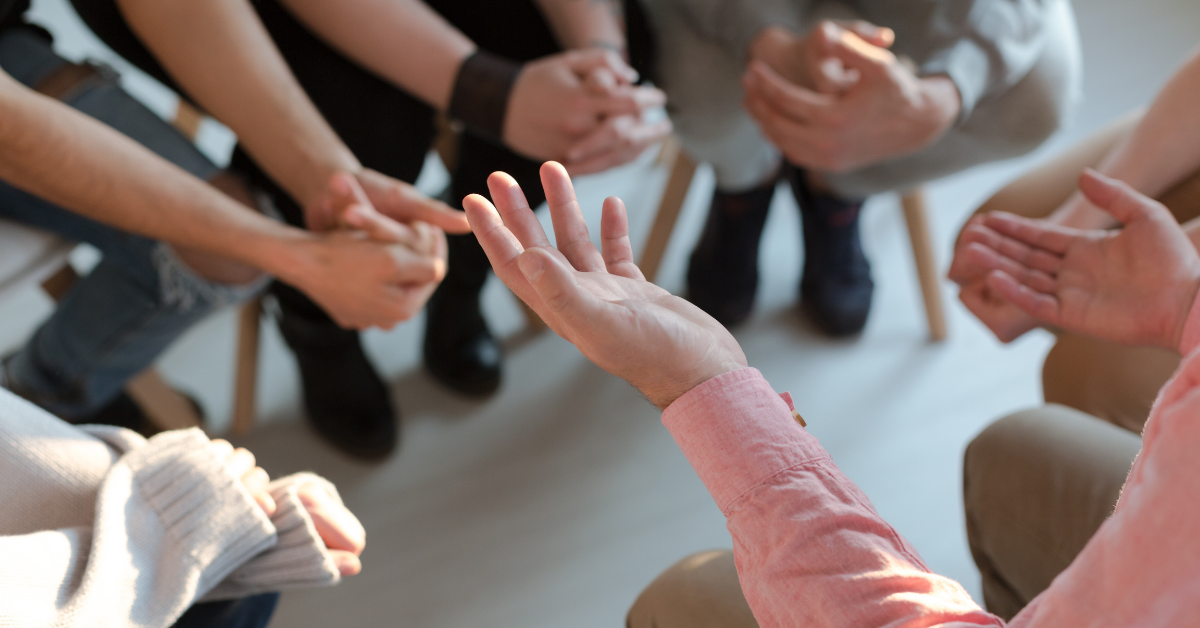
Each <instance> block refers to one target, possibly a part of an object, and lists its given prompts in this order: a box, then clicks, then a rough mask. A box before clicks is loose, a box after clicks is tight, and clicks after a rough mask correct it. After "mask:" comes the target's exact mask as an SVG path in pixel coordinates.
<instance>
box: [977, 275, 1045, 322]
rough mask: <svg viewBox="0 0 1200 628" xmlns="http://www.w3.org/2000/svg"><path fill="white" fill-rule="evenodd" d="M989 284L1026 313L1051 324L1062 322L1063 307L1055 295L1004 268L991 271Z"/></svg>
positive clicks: (988, 278)
mask: <svg viewBox="0 0 1200 628" xmlns="http://www.w3.org/2000/svg"><path fill="white" fill-rule="evenodd" d="M987 285H988V287H989V288H991V289H992V290H995V291H996V292H997V293H998V294H999V295H1000V296H1002V297H1004V298H1005V299H1008V300H1009V301H1011V302H1012V303H1013V305H1016V306H1017V307H1018V308H1021V310H1023V311H1024V312H1025V313H1026V314H1028V315H1030V316H1032V317H1034V318H1036V319H1038V320H1040V321H1042V322H1044V323H1047V324H1050V325H1055V326H1058V325H1060V324H1061V323H1060V321H1061V318H1062V314H1061V313H1062V308H1061V306H1060V304H1059V301H1058V298H1057V297H1055V296H1054V295H1051V294H1046V293H1044V292H1038V291H1036V290H1033V289H1032V288H1030V287H1029V286H1026V285H1024V284H1022V283H1021V282H1019V281H1017V280H1016V279H1015V278H1013V277H1012V275H1009V274H1008V273H1005V272H1004V271H1002V270H993V271H992V272H991V273H989V274H988V277H987Z"/></svg>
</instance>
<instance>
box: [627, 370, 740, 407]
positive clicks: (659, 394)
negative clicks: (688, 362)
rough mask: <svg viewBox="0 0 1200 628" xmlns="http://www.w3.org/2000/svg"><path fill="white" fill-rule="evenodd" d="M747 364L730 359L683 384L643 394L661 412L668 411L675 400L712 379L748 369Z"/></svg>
mask: <svg viewBox="0 0 1200 628" xmlns="http://www.w3.org/2000/svg"><path fill="white" fill-rule="evenodd" d="M746 366H747V364H746V363H745V362H738V361H737V360H734V359H729V360H725V361H723V362H721V363H720V364H717V365H714V366H713V367H712V368H708V369H705V370H703V371H700V372H697V373H693V374H691V376H689V377H686V378H683V379H684V381H683V382H682V383H679V382H676V383H674V384H673V385H672V384H671V383H667V385H665V386H661V388H654V389H648V390H643V391H642V392H643V394H645V395H646V398H647V399H649V400H650V403H652V404H654V405H655V407H657V408H658V409H659V410H666V409H667V407H668V406H670V405H671V404H672V403H675V400H676V399H678V398H680V397H682V396H684V395H686V394H688V393H689V392H691V390H692V389H693V388H696V387H697V386H700V385H702V384H704V382H707V381H708V380H710V379H713V378H715V377H720V376H722V375H724V374H726V373H730V372H732V371H737V370H740V369H744V368H746Z"/></svg>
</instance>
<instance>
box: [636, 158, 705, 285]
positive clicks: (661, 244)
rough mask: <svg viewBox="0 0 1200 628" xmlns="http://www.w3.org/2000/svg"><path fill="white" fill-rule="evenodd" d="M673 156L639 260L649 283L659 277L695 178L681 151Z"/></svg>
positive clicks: (694, 163) (693, 162) (694, 164)
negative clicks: (669, 172) (659, 271)
mask: <svg viewBox="0 0 1200 628" xmlns="http://www.w3.org/2000/svg"><path fill="white" fill-rule="evenodd" d="M663 152H664V153H666V152H667V149H664V150H663ZM673 152H674V153H675V157H674V163H673V164H672V165H671V175H670V176H669V177H668V178H667V186H666V188H664V189H663V195H662V200H661V201H659V203H658V212H657V213H656V214H655V215H654V226H652V227H651V228H650V236H649V237H648V238H647V239H646V246H645V247H644V248H643V249H642V256H641V259H639V260H638V267H639V268H641V269H642V274H644V275H645V276H646V280H647V281H651V282H653V281H654V279H655V277H656V276H657V275H658V267H659V265H660V264H661V263H662V258H663V254H665V253H666V252H667V244H669V243H670V241H671V232H672V231H674V230H675V222H676V221H677V220H679V211H680V210H681V209H683V201H684V199H686V198H687V193H688V188H690V187H691V186H692V177H694V176H695V175H696V162H695V161H692V158H691V157H689V156H688V154H687V153H686V152H685V151H683V150H678V149H675V150H674V151H673Z"/></svg>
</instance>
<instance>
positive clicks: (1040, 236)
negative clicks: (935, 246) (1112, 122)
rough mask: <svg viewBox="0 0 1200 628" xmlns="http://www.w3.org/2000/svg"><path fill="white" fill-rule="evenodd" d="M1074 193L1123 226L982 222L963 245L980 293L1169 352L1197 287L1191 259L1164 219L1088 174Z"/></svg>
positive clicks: (1161, 210) (1146, 203)
mask: <svg viewBox="0 0 1200 628" xmlns="http://www.w3.org/2000/svg"><path fill="white" fill-rule="evenodd" d="M1079 187H1080V190H1081V191H1082V192H1083V193H1084V195H1085V196H1087V198H1088V199H1089V200H1090V201H1091V202H1092V203H1094V204H1095V205H1096V206H1097V207H1100V208H1102V209H1104V210H1105V211H1108V212H1109V213H1110V214H1112V215H1113V217H1114V218H1116V219H1117V220H1118V221H1119V222H1121V224H1123V225H1124V227H1123V228H1122V229H1121V230H1119V231H1104V230H1080V229H1071V228H1067V227H1060V226H1056V225H1050V224H1047V223H1045V222H1044V221H1034V220H1029V219H1026V218H1020V217H1017V216H1013V215H1011V214H1004V213H996V214H991V215H989V216H988V217H987V219H986V221H985V223H984V227H985V228H987V229H989V230H991V231H992V232H993V236H992V237H991V238H990V240H991V242H989V243H988V244H983V243H981V242H976V243H972V244H970V245H969V247H970V250H969V251H968V254H969V255H970V256H971V257H972V261H973V262H974V263H976V264H979V265H981V266H984V267H986V268H989V269H990V274H989V275H988V279H987V281H988V285H989V286H990V287H991V288H992V289H994V290H995V291H996V292H998V293H999V294H1001V295H1003V296H1004V297H1005V298H1007V299H1009V300H1010V301H1012V302H1013V304H1015V305H1016V306H1017V307H1019V308H1021V309H1022V310H1024V311H1026V312H1027V313H1028V314H1030V315H1031V316H1033V317H1035V318H1037V319H1038V320H1040V321H1042V322H1044V323H1046V324H1049V325H1053V326H1057V327H1062V328H1064V329H1068V330H1070V331H1073V332H1077V333H1083V334H1088V335H1091V336H1096V337H1098V338H1102V339H1105V340H1109V341H1112V342H1120V343H1125V344H1142V345H1155V346H1160V347H1166V348H1170V349H1177V348H1178V347H1179V342H1180V337H1181V336H1182V333H1183V326H1184V323H1185V322H1186V320H1187V316H1188V313H1189V312H1190V311H1191V307H1192V303H1193V301H1194V300H1195V298H1196V293H1197V290H1198V289H1200V256H1198V255H1197V253H1196V249H1195V248H1194V247H1193V246H1192V244H1191V242H1190V241H1189V240H1188V239H1187V236H1185V235H1184V233H1183V230H1182V229H1181V228H1180V226H1179V224H1178V223H1177V222H1175V219H1174V218H1173V217H1172V216H1171V214H1170V212H1169V211H1167V209H1166V208H1165V207H1163V206H1162V205H1161V204H1159V203H1157V202H1155V201H1153V200H1151V199H1149V198H1146V197H1145V196H1142V195H1141V194H1139V193H1137V192H1136V191H1134V190H1133V189H1132V188H1130V187H1129V186H1127V185H1125V184H1123V183H1120V182H1118V181H1114V180H1112V179H1109V178H1107V177H1104V176H1103V175H1100V174H1097V173H1094V172H1091V171H1088V172H1085V173H1084V175H1083V176H1082V177H1080V181H1079Z"/></svg>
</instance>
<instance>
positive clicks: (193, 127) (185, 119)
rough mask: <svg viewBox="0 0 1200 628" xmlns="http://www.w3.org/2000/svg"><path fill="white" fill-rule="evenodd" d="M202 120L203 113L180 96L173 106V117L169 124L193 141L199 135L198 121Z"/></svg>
mask: <svg viewBox="0 0 1200 628" xmlns="http://www.w3.org/2000/svg"><path fill="white" fill-rule="evenodd" d="M202 122H204V114H203V113H201V112H200V110H199V109H196V108H195V107H193V106H191V105H190V104H188V102H187V101H186V100H184V99H182V98H180V99H179V104H178V105H176V106H175V118H174V119H173V120H171V126H173V127H175V130H176V131H179V132H180V133H182V134H183V136H184V137H186V138H188V139H189V140H191V141H193V142H194V141H196V136H198V135H200V123H202Z"/></svg>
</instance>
